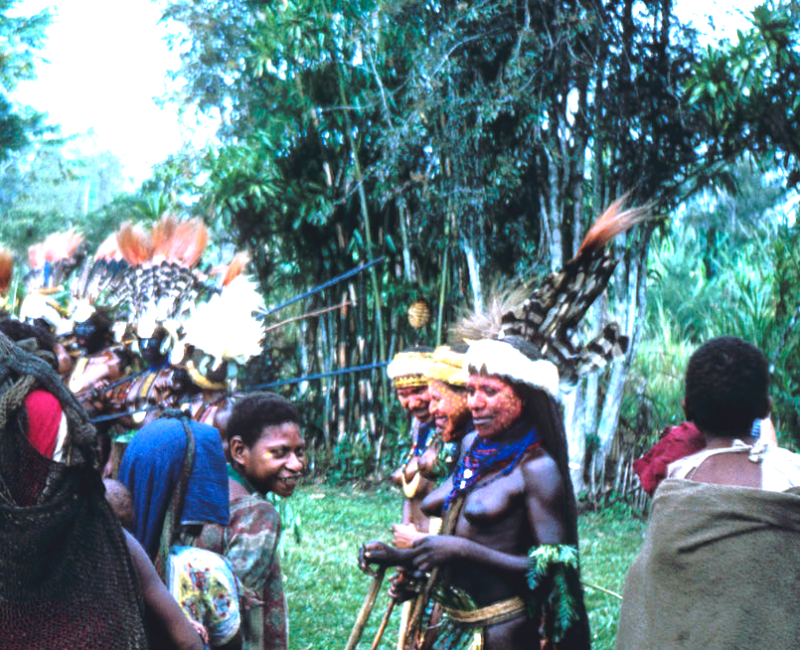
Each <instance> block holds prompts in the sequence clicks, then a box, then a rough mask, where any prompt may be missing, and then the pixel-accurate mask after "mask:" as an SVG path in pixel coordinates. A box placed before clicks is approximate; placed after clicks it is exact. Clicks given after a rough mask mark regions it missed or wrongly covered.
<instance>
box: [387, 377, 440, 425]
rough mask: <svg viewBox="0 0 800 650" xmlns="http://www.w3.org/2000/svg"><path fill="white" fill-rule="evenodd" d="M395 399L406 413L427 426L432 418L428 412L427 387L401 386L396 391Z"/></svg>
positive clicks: (428, 398) (428, 397)
mask: <svg viewBox="0 0 800 650" xmlns="http://www.w3.org/2000/svg"><path fill="white" fill-rule="evenodd" d="M396 390H397V399H398V400H399V401H400V406H402V407H403V408H404V409H405V410H406V411H408V412H409V413H411V415H413V416H414V417H415V418H417V420H419V421H420V422H423V423H425V424H427V423H428V422H430V421H431V419H432V416H431V414H430V412H429V411H428V403H429V402H430V396H429V395H428V386H427V385H425V386H402V387H399V388H397V389H396Z"/></svg>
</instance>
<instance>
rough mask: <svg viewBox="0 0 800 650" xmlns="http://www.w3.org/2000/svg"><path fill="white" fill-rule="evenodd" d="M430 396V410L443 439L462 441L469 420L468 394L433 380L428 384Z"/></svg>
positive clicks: (446, 440)
mask: <svg viewBox="0 0 800 650" xmlns="http://www.w3.org/2000/svg"><path fill="white" fill-rule="evenodd" d="M428 395H429V396H430V398H431V401H430V405H429V406H428V410H429V411H430V413H431V416H432V417H433V421H434V422H435V423H436V429H437V430H438V431H439V433H441V434H442V439H443V440H444V441H445V442H456V441H457V440H460V439H461V437H463V433H464V431H463V429H464V425H465V424H466V422H467V420H468V419H469V408H468V407H467V394H466V392H465V391H458V390H454V389H453V388H452V387H451V386H448V385H447V384H445V383H444V382H441V381H437V380H435V379H433V380H431V382H430V384H428ZM456 434H458V437H456Z"/></svg>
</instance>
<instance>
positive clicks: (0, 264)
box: [0, 248, 14, 296]
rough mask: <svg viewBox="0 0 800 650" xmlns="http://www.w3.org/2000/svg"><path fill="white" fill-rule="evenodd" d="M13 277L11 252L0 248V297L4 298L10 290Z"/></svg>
mask: <svg viewBox="0 0 800 650" xmlns="http://www.w3.org/2000/svg"><path fill="white" fill-rule="evenodd" d="M13 276H14V256H13V254H12V253H11V251H8V250H6V249H5V248H0V296H5V295H6V294H7V293H8V290H9V289H10V288H11V278H12V277H13Z"/></svg>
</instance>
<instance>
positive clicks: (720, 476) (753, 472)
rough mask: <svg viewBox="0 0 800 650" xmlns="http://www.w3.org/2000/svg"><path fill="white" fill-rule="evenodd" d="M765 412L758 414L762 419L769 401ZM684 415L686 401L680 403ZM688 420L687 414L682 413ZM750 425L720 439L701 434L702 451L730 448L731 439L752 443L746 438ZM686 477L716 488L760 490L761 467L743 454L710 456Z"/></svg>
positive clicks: (770, 399)
mask: <svg viewBox="0 0 800 650" xmlns="http://www.w3.org/2000/svg"><path fill="white" fill-rule="evenodd" d="M765 402H766V404H767V410H766V411H765V412H764V413H763V414H760V417H761V418H762V419H763V418H765V417H767V416H768V415H769V411H770V409H771V408H772V398H768V399H767V400H765ZM683 408H684V412H686V402H685V400H684V402H683ZM686 415H687V417H689V413H686ZM750 426H751V424H750V423H746V424H744V425H743V426H742V427H741V429H740V430H739V431H736V432H731V435H730V436H720V435H714V434H713V433H709V432H708V431H703V435H705V437H706V449H724V448H726V447H730V446H731V445H732V444H733V441H734V440H735V439H737V438H738V439H739V440H741V441H742V442H744V443H747V444H754V443H755V442H756V440H755V439H754V438H752V437H751V436H750ZM687 478H689V479H691V480H692V481H698V482H699V483H716V484H717V485H731V486H739V487H754V488H760V487H761V464H760V463H754V462H752V461H750V460H749V459H748V457H747V454H722V455H719V456H711V457H710V458H707V459H706V460H704V461H703V462H702V463H701V464H700V466H699V467H698V468H697V469H696V470H695V471H694V473H692V474H689V476H687Z"/></svg>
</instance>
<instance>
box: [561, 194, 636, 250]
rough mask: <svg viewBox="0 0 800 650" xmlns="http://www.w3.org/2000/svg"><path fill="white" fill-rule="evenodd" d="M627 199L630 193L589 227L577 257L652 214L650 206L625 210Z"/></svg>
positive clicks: (601, 246)
mask: <svg viewBox="0 0 800 650" xmlns="http://www.w3.org/2000/svg"><path fill="white" fill-rule="evenodd" d="M627 199H628V195H627V194H625V195H624V196H622V197H621V198H619V199H617V200H616V201H614V202H613V203H612V204H611V205H609V206H608V207H607V208H606V210H605V212H603V214H601V215H600V216H599V217H598V219H597V221H595V222H594V224H592V227H591V228H589V232H587V233H586V237H584V239H583V243H581V246H580V248H579V249H578V253H577V255H576V256H575V257H579V256H580V255H582V254H584V253H593V252H595V251H598V250H600V249H602V248H604V247H605V245H606V244H607V243H608V242H610V241H611V240H612V239H614V237H616V236H617V235H619V234H620V233H623V232H625V231H626V230H628V228H631V227H632V226H634V225H635V224H637V223H639V222H640V221H642V220H644V219H646V218H647V216H648V215H649V214H650V209H649V207H648V206H642V207H638V208H630V209H628V210H623V209H622V206H623V205H624V204H625V201H627Z"/></svg>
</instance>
